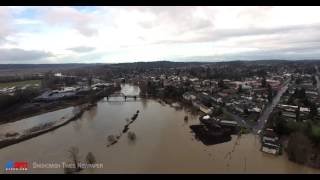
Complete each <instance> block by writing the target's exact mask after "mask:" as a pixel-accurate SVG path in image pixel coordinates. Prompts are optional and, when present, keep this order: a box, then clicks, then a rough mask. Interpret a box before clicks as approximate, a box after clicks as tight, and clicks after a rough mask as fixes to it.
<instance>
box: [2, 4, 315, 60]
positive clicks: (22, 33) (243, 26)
mask: <svg viewBox="0 0 320 180" xmlns="http://www.w3.org/2000/svg"><path fill="white" fill-rule="evenodd" d="M319 58H320V7H305V6H304V7H283V6H282V7H254V6H253V7H192V6H188V7H136V6H135V7H0V64H4V63H118V62H134V61H156V60H171V61H190V60H192V61H197V60H198V61H224V60H254V59H319Z"/></svg>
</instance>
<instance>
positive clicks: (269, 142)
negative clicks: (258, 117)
mask: <svg viewBox="0 0 320 180" xmlns="http://www.w3.org/2000/svg"><path fill="white" fill-rule="evenodd" d="M261 151H262V152H265V153H269V154H274V155H278V154H280V153H281V145H280V143H279V137H278V136H277V135H276V133H275V132H274V131H273V129H266V130H265V131H264V132H263V134H262V137H261Z"/></svg>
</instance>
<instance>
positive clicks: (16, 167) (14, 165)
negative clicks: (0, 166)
mask: <svg viewBox="0 0 320 180" xmlns="http://www.w3.org/2000/svg"><path fill="white" fill-rule="evenodd" d="M5 170H6V171H26V170H28V162H13V161H9V162H7V163H6V165H5Z"/></svg>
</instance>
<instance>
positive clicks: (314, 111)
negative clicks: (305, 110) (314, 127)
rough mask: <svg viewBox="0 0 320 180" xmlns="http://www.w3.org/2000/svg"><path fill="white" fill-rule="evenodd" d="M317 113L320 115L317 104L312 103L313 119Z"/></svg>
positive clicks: (311, 112) (311, 113) (310, 114)
mask: <svg viewBox="0 0 320 180" xmlns="http://www.w3.org/2000/svg"><path fill="white" fill-rule="evenodd" d="M317 115H318V109H317V106H316V105H315V104H314V103H311V106H310V113H309V116H310V117H311V119H313V118H314V117H315V116H317Z"/></svg>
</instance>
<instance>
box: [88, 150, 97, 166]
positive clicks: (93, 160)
mask: <svg viewBox="0 0 320 180" xmlns="http://www.w3.org/2000/svg"><path fill="white" fill-rule="evenodd" d="M86 162H87V163H88V164H94V163H96V158H95V157H94V155H93V154H92V152H89V153H88V154H87V156H86Z"/></svg>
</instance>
